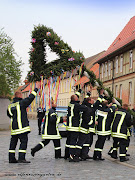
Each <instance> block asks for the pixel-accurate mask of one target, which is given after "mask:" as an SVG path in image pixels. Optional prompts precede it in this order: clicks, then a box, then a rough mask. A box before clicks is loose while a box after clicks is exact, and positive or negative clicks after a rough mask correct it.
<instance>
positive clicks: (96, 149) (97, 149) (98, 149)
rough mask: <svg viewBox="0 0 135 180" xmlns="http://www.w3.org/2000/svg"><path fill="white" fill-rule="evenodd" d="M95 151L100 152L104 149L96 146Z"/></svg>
mask: <svg viewBox="0 0 135 180" xmlns="http://www.w3.org/2000/svg"><path fill="white" fill-rule="evenodd" d="M94 151H100V152H102V149H100V148H95V149H94Z"/></svg>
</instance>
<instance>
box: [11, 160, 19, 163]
mask: <svg viewBox="0 0 135 180" xmlns="http://www.w3.org/2000/svg"><path fill="white" fill-rule="evenodd" d="M9 163H18V161H17V160H16V159H14V160H9Z"/></svg>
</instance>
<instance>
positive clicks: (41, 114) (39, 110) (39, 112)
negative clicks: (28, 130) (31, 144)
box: [37, 106, 45, 135]
mask: <svg viewBox="0 0 135 180" xmlns="http://www.w3.org/2000/svg"><path fill="white" fill-rule="evenodd" d="M44 115H45V110H44V109H43V108H41V106H39V108H37V118H38V134H39V135H41V124H42V119H43V117H44Z"/></svg>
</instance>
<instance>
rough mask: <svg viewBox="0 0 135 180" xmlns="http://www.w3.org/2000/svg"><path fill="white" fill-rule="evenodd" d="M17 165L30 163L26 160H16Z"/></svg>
mask: <svg viewBox="0 0 135 180" xmlns="http://www.w3.org/2000/svg"><path fill="white" fill-rule="evenodd" d="M18 163H30V161H26V159H20V160H18Z"/></svg>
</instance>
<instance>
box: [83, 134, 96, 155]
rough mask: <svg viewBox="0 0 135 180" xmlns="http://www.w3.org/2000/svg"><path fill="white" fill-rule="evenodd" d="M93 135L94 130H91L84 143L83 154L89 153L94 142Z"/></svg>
mask: <svg viewBox="0 0 135 180" xmlns="http://www.w3.org/2000/svg"><path fill="white" fill-rule="evenodd" d="M93 136H94V133H93V132H90V133H89V134H87V137H86V141H85V143H84V144H83V148H82V154H84V155H88V153H89V149H90V147H91V146H92V144H93Z"/></svg>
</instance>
